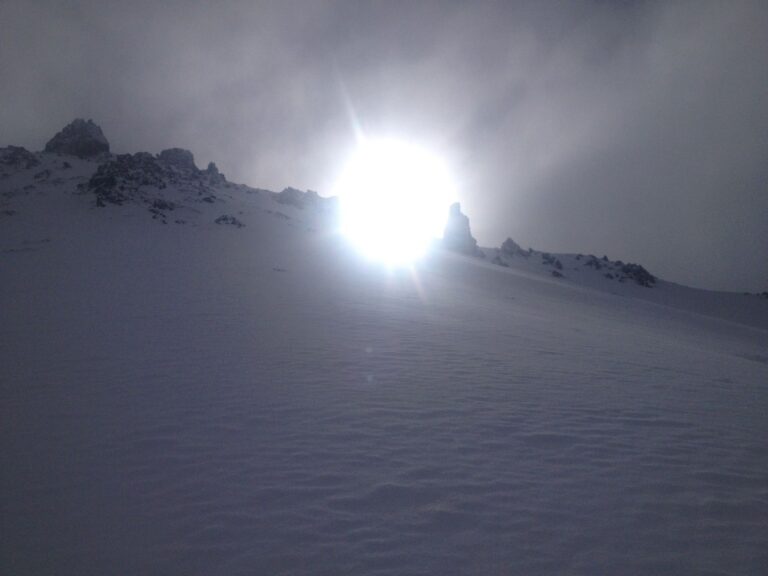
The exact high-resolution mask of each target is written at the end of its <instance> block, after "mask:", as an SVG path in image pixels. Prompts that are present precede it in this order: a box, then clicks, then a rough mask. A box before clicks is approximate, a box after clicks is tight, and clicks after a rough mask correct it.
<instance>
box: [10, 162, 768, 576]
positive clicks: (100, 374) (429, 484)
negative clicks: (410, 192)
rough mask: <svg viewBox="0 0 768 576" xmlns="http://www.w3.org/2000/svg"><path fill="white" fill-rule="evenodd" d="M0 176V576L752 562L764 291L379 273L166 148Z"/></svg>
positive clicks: (765, 483)
mask: <svg viewBox="0 0 768 576" xmlns="http://www.w3.org/2000/svg"><path fill="white" fill-rule="evenodd" d="M9 158H10V159H9ZM190 161H191V162H192V164H191V165H190V163H189V162H190ZM0 174H2V175H1V176H0V534H1V535H2V536H0V573H3V574H16V575H26V574H73V575H75V574H77V575H82V574H164V575H165V574H185V575H187V574H200V575H212V574H221V575H224V574H227V575H229V574H269V575H277V574H286V575H287V574H291V575H298V574H313V575H314V574H328V575H339V574H381V575H384V574H398V575H399V574H424V575H427V574H430V575H432V574H528V575H530V574H584V575H593V574H644V575H645V574H670V575H672V574H674V575H680V574H744V575H747V574H759V573H762V572H763V571H764V567H765V566H767V565H768V551H767V550H768V546H766V545H767V544H768V522H767V521H766V519H768V444H767V443H766V441H765V439H766V438H768V418H766V414H768V390H767V389H766V385H768V299H765V298H762V297H760V296H756V295H741V294H724V293H715V292H706V291H701V290H694V289H692V288H687V287H682V286H677V285H673V284H669V283H666V282H664V281H663V280H660V279H656V280H655V281H654V282H653V283H652V284H653V286H652V287H648V286H643V285H641V284H638V283H637V282H635V281H633V280H632V279H631V278H630V279H625V281H623V282H621V281H619V279H618V278H620V277H621V274H624V276H627V278H629V274H628V272H622V267H623V265H624V263H622V264H621V265H619V264H616V263H611V262H606V261H605V260H603V259H602V258H599V259H598V258H595V260H598V261H599V262H600V263H601V264H600V269H597V268H596V267H595V266H594V264H591V265H587V262H591V261H592V259H591V258H590V257H589V256H581V257H579V256H578V255H562V254H553V255H547V256H546V257H544V255H542V254H541V253H538V252H534V251H531V252H528V251H527V250H526V251H523V250H520V251H519V253H518V252H516V251H514V250H511V247H512V246H511V245H510V244H507V248H508V249H509V250H507V251H506V253H504V254H501V252H502V251H501V249H499V250H495V249H484V250H483V252H484V254H485V257H479V256H470V255H465V254H457V253H455V252H450V251H445V250H439V249H437V250H435V251H434V252H433V253H432V254H431V255H430V256H429V257H427V258H426V259H424V260H423V261H421V262H419V263H418V264H417V265H416V266H415V267H414V268H413V270H394V271H390V270H387V269H385V268H382V267H379V266H377V265H374V264H371V263H368V262H366V261H364V260H362V259H361V258H359V257H358V256H357V255H356V253H355V252H354V251H353V250H351V249H350V248H349V247H348V246H347V245H346V243H345V242H344V240H343V239H342V238H340V237H339V236H338V235H337V234H335V233H334V229H335V222H334V217H333V214H334V210H333V202H332V201H330V200H326V199H322V198H320V197H318V196H317V195H315V194H312V193H303V192H299V191H296V190H292V189H287V190H285V191H284V192H282V193H280V194H274V193H271V192H268V191H265V190H257V189H253V188H249V187H247V186H242V185H236V184H232V183H229V182H227V181H226V179H225V178H224V177H223V176H221V175H220V174H219V173H218V171H217V170H215V167H209V168H208V169H206V170H198V169H197V168H196V167H195V166H194V160H193V159H192V158H191V155H190V156H187V155H186V154H185V153H184V151H178V150H177V151H168V152H167V153H163V154H160V155H158V156H152V155H149V154H145V155H141V154H138V155H132V156H119V157H116V156H113V155H110V154H109V153H108V152H105V151H104V150H101V151H99V152H98V153H96V154H94V155H92V156H86V157H83V158H79V157H75V156H72V155H69V154H61V153H57V152H48V153H37V154H29V156H26V155H25V154H24V153H22V152H21V151H19V149H14V150H11V151H8V150H7V149H6V150H5V151H3V153H2V154H0ZM523 252H526V253H527V254H528V255H527V256H526V255H524V254H523ZM497 257H498V258H499V261H497V262H494V260H496V259H497ZM555 262H558V263H559V266H558V265H557V264H556V263H555ZM553 270H556V271H557V272H558V273H561V274H562V276H555V275H553V274H552V271H553ZM629 270H630V271H631V270H635V271H636V269H629ZM607 273H610V274H611V275H612V276H613V278H608V277H606V274H607Z"/></svg>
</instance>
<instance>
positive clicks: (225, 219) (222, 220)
mask: <svg viewBox="0 0 768 576" xmlns="http://www.w3.org/2000/svg"><path fill="white" fill-rule="evenodd" d="M214 222H216V224H226V225H229V226H235V227H236V228H242V227H243V226H245V224H243V223H242V222H241V221H240V220H238V219H237V218H235V217H234V216H230V215H229V214H222V215H221V216H219V217H218V218H216V220H214Z"/></svg>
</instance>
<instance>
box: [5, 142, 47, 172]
mask: <svg viewBox="0 0 768 576" xmlns="http://www.w3.org/2000/svg"><path fill="white" fill-rule="evenodd" d="M38 164H40V161H39V160H38V159H37V157H36V156H35V155H34V154H32V152H30V151H29V150H27V149H26V148H22V147H21V146H7V147H5V148H0V166H3V167H8V168H15V169H21V170H27V169H29V168H34V167H35V166H37V165H38Z"/></svg>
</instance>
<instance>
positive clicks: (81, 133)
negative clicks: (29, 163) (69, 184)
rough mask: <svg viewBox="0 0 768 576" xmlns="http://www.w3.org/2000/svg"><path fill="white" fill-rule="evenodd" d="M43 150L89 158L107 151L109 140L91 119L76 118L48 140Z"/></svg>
mask: <svg viewBox="0 0 768 576" xmlns="http://www.w3.org/2000/svg"><path fill="white" fill-rule="evenodd" d="M45 151H46V152H58V153H59V154H70V155H72V156H77V157H78V158H91V157H93V156H98V155H99V154H102V153H109V142H108V141H107V139H106V137H105V136H104V133H103V132H102V131H101V128H100V127H99V125H98V124H96V123H95V122H94V121H93V120H90V119H89V120H83V119H82V118H77V119H75V120H73V121H72V122H70V123H69V124H67V125H66V126H65V127H64V129H63V130H62V131H61V132H58V133H57V134H56V135H55V136H54V137H53V138H51V139H50V140H49V141H48V143H47V144H46V145H45Z"/></svg>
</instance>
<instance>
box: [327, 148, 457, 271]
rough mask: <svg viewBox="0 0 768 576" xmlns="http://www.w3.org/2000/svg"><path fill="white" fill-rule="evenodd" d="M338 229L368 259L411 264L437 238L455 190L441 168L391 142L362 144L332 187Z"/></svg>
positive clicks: (433, 159) (433, 158) (429, 157)
mask: <svg viewBox="0 0 768 576" xmlns="http://www.w3.org/2000/svg"><path fill="white" fill-rule="evenodd" d="M336 194H337V195H338V197H339V201H340V208H341V231H342V233H343V234H344V235H345V236H346V237H347V238H349V239H350V241H352V242H353V243H354V244H355V246H356V247H357V248H358V249H359V250H360V251H361V252H363V253H364V254H365V255H366V256H368V257H369V258H372V259H375V260H379V261H383V262H385V263H387V264H392V265H401V264H407V263H409V262H412V261H413V260H415V259H417V258H419V257H420V256H422V255H423V254H424V253H426V251H427V250H428V248H429V246H430V245H431V243H432V241H433V240H434V239H435V238H441V237H442V235H443V230H444V228H445V224H446V221H447V219H448V211H449V208H450V205H451V204H453V203H454V202H455V201H456V200H455V190H454V185H453V181H452V179H451V177H450V174H449V172H448V169H447V167H446V166H445V164H444V163H443V162H442V161H441V160H440V159H439V158H438V157H436V156H434V155H433V154H430V153H428V152H426V151H425V150H422V149H420V148H418V147H416V146H413V145H411V144H407V143H404V142H399V141H396V140H377V141H366V142H364V143H363V144H361V145H360V147H359V148H358V150H357V151H356V152H355V153H354V154H353V155H352V158H351V159H350V161H349V163H348V164H347V166H346V168H345V170H344V172H343V173H342V176H341V178H340V180H339V182H338V184H337V188H336Z"/></svg>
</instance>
